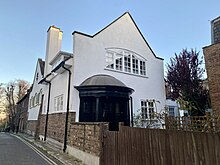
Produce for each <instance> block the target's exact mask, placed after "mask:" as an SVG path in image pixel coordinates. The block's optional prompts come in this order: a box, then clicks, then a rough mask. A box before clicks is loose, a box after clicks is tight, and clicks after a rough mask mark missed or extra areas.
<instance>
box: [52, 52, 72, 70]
mask: <svg viewBox="0 0 220 165" xmlns="http://www.w3.org/2000/svg"><path fill="white" fill-rule="evenodd" d="M72 57H73V54H71V53H67V52H63V51H60V52H58V53H57V54H56V56H55V57H54V58H53V59H52V60H51V61H50V65H52V71H53V70H56V71H57V67H59V65H61V63H64V62H65V67H67V68H70V67H71V66H72V63H71V62H70V60H69V59H70V58H72ZM68 61H69V62H68ZM58 72H59V73H61V72H63V70H58V71H57V73H58Z"/></svg>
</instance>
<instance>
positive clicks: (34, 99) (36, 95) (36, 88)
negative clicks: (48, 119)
mask: <svg viewBox="0 0 220 165" xmlns="http://www.w3.org/2000/svg"><path fill="white" fill-rule="evenodd" d="M43 75H44V61H43V60H42V59H38V60H37V65H36V70H35V74H34V80H33V84H32V90H31V92H30V96H29V106H28V122H27V133H28V134H31V135H33V136H35V134H36V129H37V126H38V124H39V120H38V119H39V113H40V108H41V102H42V99H43V94H44V89H43V87H44V86H42V85H40V84H38V83H39V81H40V80H41V79H42V77H43Z"/></svg>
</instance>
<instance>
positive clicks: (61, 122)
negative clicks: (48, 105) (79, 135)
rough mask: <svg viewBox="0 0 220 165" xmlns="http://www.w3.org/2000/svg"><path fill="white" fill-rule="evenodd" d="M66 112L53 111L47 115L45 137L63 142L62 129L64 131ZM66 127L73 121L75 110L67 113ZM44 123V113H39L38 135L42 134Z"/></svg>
mask: <svg viewBox="0 0 220 165" xmlns="http://www.w3.org/2000/svg"><path fill="white" fill-rule="evenodd" d="M65 122H66V113H54V114H49V116H48V125H47V137H49V138H52V139H54V140H56V141H58V142H61V143H63V140H64V131H65ZM68 122H69V124H68V128H70V123H73V122H75V112H70V113H69V119H68ZM45 123H46V115H41V117H40V127H39V132H40V135H44V130H45Z"/></svg>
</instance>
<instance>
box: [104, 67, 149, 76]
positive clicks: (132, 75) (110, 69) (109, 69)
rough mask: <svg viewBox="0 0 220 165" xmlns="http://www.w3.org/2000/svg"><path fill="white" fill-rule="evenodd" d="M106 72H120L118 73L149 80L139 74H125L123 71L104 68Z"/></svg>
mask: <svg viewBox="0 0 220 165" xmlns="http://www.w3.org/2000/svg"><path fill="white" fill-rule="evenodd" d="M104 70H107V71H112V72H118V73H123V74H127V75H131V76H136V77H143V78H149V77H148V76H147V75H145V76H144V75H139V74H133V73H129V72H123V71H119V70H114V69H110V68H104Z"/></svg>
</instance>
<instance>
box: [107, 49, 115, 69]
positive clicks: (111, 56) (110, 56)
mask: <svg viewBox="0 0 220 165" xmlns="http://www.w3.org/2000/svg"><path fill="white" fill-rule="evenodd" d="M106 67H107V68H111V69H114V54H113V53H112V52H107V54H106Z"/></svg>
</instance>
